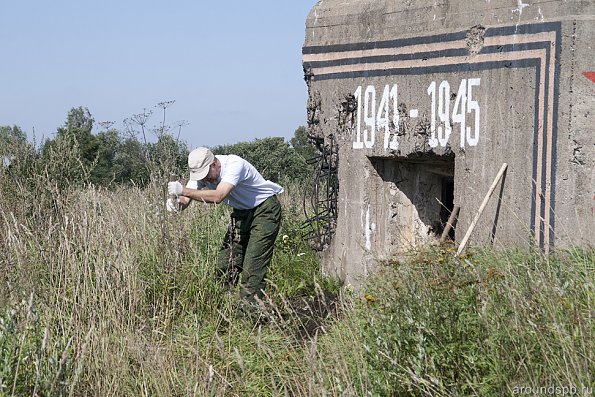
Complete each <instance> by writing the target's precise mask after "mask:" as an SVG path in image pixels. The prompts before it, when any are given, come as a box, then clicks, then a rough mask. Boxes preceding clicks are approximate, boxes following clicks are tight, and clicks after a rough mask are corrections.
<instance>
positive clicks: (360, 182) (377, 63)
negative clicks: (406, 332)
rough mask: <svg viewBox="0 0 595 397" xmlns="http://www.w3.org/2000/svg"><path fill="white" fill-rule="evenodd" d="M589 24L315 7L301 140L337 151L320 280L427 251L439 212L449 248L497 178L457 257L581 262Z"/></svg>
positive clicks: (480, 11) (554, 14) (594, 24)
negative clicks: (497, 254) (512, 253)
mask: <svg viewBox="0 0 595 397" xmlns="http://www.w3.org/2000/svg"><path fill="white" fill-rule="evenodd" d="M515 7H516V8H515ZM590 15H595V3H594V2H585V1H581V0H568V1H549V0H525V3H523V7H518V5H516V3H515V4H513V5H511V4H510V1H503V0H492V1H488V2H473V3H470V2H464V1H458V0H445V1H442V2H438V3H435V2H434V3H428V2H423V1H413V2H394V1H389V0H355V1H344V0H325V1H324V2H322V1H321V2H318V3H317V4H316V5H315V6H314V7H313V9H312V11H311V12H310V14H309V16H308V19H307V21H306V35H305V42H304V47H303V49H302V63H303V67H304V75H305V80H306V84H307V86H308V134H309V136H310V137H311V139H312V140H313V141H315V142H317V145H318V146H319V147H322V148H325V147H329V146H333V147H336V155H335V154H333V156H332V158H333V159H335V158H336V159H337V161H336V162H335V161H333V167H334V168H333V169H335V167H336V177H337V181H338V190H337V189H335V190H332V191H333V192H336V195H335V196H334V199H335V200H336V204H335V203H334V202H333V203H332V205H331V206H330V207H329V208H332V211H327V212H328V213H330V214H332V216H331V217H329V219H330V222H329V226H328V227H326V228H324V229H322V230H323V231H324V232H325V233H326V232H328V233H327V234H324V235H323V237H324V239H321V240H323V241H324V244H322V251H321V252H322V262H323V267H324V270H325V271H326V272H327V273H329V274H334V275H337V276H338V277H339V278H341V279H342V280H344V281H346V282H354V281H356V280H357V279H358V276H360V275H365V274H367V273H368V272H370V271H372V270H373V269H374V268H375V267H376V266H377V264H378V263H379V262H381V261H382V260H383V259H392V257H393V256H394V255H395V254H398V253H399V252H403V251H406V250H408V249H410V248H417V247H420V246H423V245H425V244H428V243H431V242H435V241H436V240H437V239H438V237H439V236H440V233H441V231H442V229H443V227H444V224H445V220H446V219H447V216H448V214H449V212H450V211H451V210H452V208H453V207H457V208H460V213H459V217H458V220H457V228H456V230H455V231H452V232H451V234H450V235H449V236H450V238H451V239H453V240H454V241H455V243H460V239H461V238H462V237H463V236H464V235H465V232H466V231H467V230H468V229H469V227H470V225H471V224H472V223H473V218H474V216H475V214H476V213H477V212H478V209H479V208H480V205H481V204H482V201H483V199H484V196H485V195H486V193H487V192H488V190H490V186H491V185H492V182H493V180H494V177H495V176H496V174H498V170H499V169H501V167H502V165H503V163H506V164H507V165H508V168H507V170H506V175H505V178H503V179H502V182H501V183H500V186H499V187H498V188H497V190H496V191H495V193H494V196H493V197H492V199H491V201H490V202H489V203H488V205H487V206H486V207H485V210H484V212H483V215H482V218H481V219H480V220H479V222H477V224H476V226H475V229H474V232H473V234H472V235H471V238H470V240H469V246H471V247H474V246H475V247H479V246H486V245H493V246H494V247H495V248H510V247H518V248H520V249H532V248H539V249H541V250H542V251H543V252H544V253H549V252H551V251H552V250H554V249H557V248H566V247H574V246H582V247H593V246H594V245H595V233H593V230H595V206H594V201H593V200H595V174H594V173H593V172H592V170H593V169H594V168H595V156H590V157H589V156H582V155H581V153H583V151H584V148H593V147H595V134H593V126H594V125H595V112H593V111H592V109H593V105H594V104H595V96H594V95H593V92H594V91H593V90H594V89H595V83H594V82H593V81H592V80H591V79H590V77H589V76H593V73H594V72H593V71H592V67H593V65H595V52H593V51H592V48H591V47H592V46H591V44H592V43H593V42H595V21H594V20H593V19H592V18H584V17H582V16H590ZM335 143H336V146H335ZM577 148H578V149H577ZM333 153H335V152H333ZM577 153H578V154H577ZM579 157H580V158H579ZM577 159H578V160H577ZM322 201H324V200H322ZM319 212H320V213H324V212H323V211H319ZM331 234H332V235H331ZM321 235H322V234H321Z"/></svg>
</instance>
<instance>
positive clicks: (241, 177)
mask: <svg viewBox="0 0 595 397" xmlns="http://www.w3.org/2000/svg"><path fill="white" fill-rule="evenodd" d="M215 157H216V158H217V159H218V160H219V161H220V162H221V175H220V177H219V180H218V181H217V182H215V183H209V182H201V181H188V183H187V184H186V187H187V188H190V189H202V188H205V187H206V188H208V189H216V188H217V185H218V184H219V182H221V181H223V182H227V183H231V184H232V185H233V186H234V188H233V190H232V191H231V193H229V195H228V196H227V197H226V198H225V199H224V200H223V202H224V203H225V204H228V205H230V206H232V207H233V208H236V209H239V210H247V209H251V208H254V207H256V206H257V205H259V204H260V203H262V202H263V201H264V200H266V199H268V198H269V197H271V196H273V195H275V194H279V193H282V192H283V188H282V187H281V186H279V185H277V184H276V183H274V182H271V181H268V180H266V179H264V178H263V177H262V175H260V172H258V170H257V169H256V168H254V166H253V165H252V164H250V163H249V162H247V161H246V160H244V159H243V158H241V157H239V156H236V155H234V154H230V155H216V156H215Z"/></svg>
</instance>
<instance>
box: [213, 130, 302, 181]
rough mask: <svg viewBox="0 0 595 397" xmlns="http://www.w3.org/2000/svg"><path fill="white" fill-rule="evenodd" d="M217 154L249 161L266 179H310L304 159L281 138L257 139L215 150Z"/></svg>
mask: <svg viewBox="0 0 595 397" xmlns="http://www.w3.org/2000/svg"><path fill="white" fill-rule="evenodd" d="M213 153H215V154H235V155H238V156H240V157H242V158H244V159H245V160H247V161H249V162H250V163H251V164H252V165H254V166H255V167H256V169H257V170H258V171H259V172H260V173H261V174H262V176H263V177H264V178H265V179H270V180H271V181H273V182H279V181H283V180H294V181H303V180H304V179H305V178H307V177H308V174H309V172H308V166H307V164H306V160H305V158H304V157H302V156H301V155H299V154H298V153H297V152H296V151H295V149H294V148H292V147H290V145H289V144H288V143H287V142H285V140H284V139H283V138H281V137H271V138H263V139H256V140H254V141H252V142H239V143H236V144H233V145H224V146H217V147H215V148H213Z"/></svg>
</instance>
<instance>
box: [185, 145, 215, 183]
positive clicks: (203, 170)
mask: <svg viewBox="0 0 595 397" xmlns="http://www.w3.org/2000/svg"><path fill="white" fill-rule="evenodd" d="M213 160H215V155H214V154H213V152H211V151H210V150H209V149H208V148H206V147H199V148H196V149H194V150H193V151H191V152H190V154H189V155H188V169H189V170H190V180H191V181H200V180H202V179H204V178H205V177H206V176H207V174H208V173H209V168H210V167H211V164H212V163H213Z"/></svg>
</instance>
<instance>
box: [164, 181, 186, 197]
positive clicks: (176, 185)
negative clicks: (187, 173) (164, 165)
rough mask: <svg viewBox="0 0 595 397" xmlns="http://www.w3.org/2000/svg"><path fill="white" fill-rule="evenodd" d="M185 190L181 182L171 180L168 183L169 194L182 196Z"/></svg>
mask: <svg viewBox="0 0 595 397" xmlns="http://www.w3.org/2000/svg"><path fill="white" fill-rule="evenodd" d="M183 190H184V187H183V186H182V184H181V183H180V182H169V183H168V184H167V194H169V195H173V196H176V197H178V196H181V195H182V191H183Z"/></svg>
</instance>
